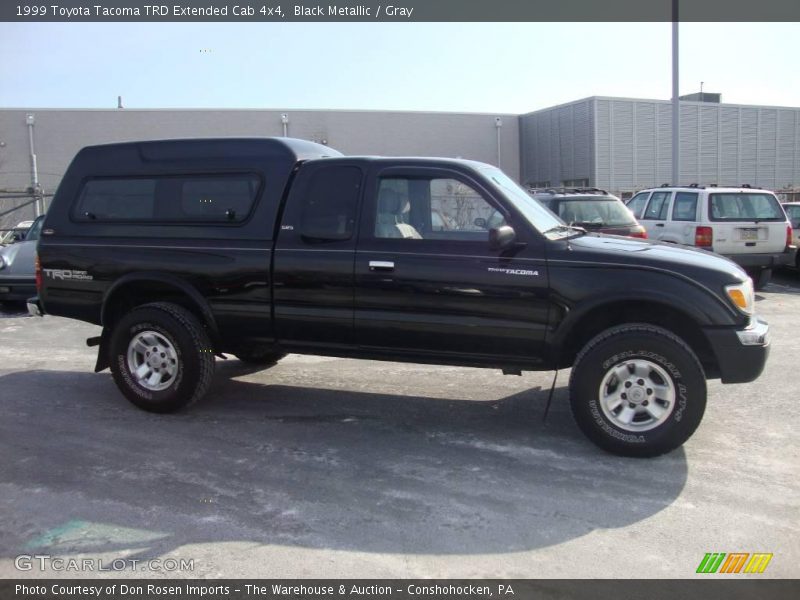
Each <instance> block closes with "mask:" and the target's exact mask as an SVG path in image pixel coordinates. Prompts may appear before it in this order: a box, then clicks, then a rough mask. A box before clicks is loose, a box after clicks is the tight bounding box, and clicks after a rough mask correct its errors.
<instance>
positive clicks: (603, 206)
mask: <svg viewBox="0 0 800 600" xmlns="http://www.w3.org/2000/svg"><path fill="white" fill-rule="evenodd" d="M530 192H531V194H532V195H533V197H534V198H536V199H537V200H538V201H539V202H541V203H542V204H544V206H545V207H547V208H549V209H550V210H551V211H552V212H554V213H555V214H557V215H558V216H559V217H561V219H562V220H563V221H564V222H565V223H567V224H568V225H576V226H578V227H583V228H584V229H586V230H587V231H592V232H596V233H607V234H612V235H626V236H629V237H638V238H646V237H647V231H646V230H645V228H644V227H642V226H641V225H640V224H639V223H638V222H637V221H636V218H635V217H634V216H633V214H632V213H631V211H630V210H628V208H627V207H626V206H625V204H623V202H622V200H620V199H619V198H617V197H616V196H614V195H612V194H609V193H608V192H606V191H605V190H600V189H597V188H548V189H545V190H530Z"/></svg>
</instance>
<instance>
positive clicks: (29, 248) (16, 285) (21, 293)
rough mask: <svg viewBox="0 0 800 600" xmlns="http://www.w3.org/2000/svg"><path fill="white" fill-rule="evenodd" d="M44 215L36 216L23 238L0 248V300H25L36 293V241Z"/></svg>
mask: <svg viewBox="0 0 800 600" xmlns="http://www.w3.org/2000/svg"><path fill="white" fill-rule="evenodd" d="M43 221H44V215H42V216H41V217H38V218H37V219H36V220H35V221H34V222H33V225H31V228H30V229H29V230H28V233H27V235H26V236H25V239H24V240H22V241H21V242H16V243H15V244H11V245H9V246H5V247H2V248H0V302H15V301H23V302H24V301H25V300H27V299H28V298H30V297H31V296H35V295H36V281H35V278H36V274H35V269H34V262H35V260H36V243H37V242H38V241H39V235H40V234H41V231H42V222H43Z"/></svg>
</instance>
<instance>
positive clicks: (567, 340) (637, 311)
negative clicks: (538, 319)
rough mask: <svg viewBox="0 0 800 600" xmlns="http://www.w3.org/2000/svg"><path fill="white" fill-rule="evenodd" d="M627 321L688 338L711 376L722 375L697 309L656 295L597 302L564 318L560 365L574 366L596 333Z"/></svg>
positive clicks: (557, 341) (558, 352)
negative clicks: (681, 305) (682, 305)
mask: <svg viewBox="0 0 800 600" xmlns="http://www.w3.org/2000/svg"><path fill="white" fill-rule="evenodd" d="M626 323H646V324H649V325H655V326H658V327H662V328H663V329H666V330H667V331H670V332H671V333H673V334H675V335H677V336H678V337H679V338H681V339H682V340H684V341H685V342H686V343H687V344H688V345H689V347H690V348H691V349H692V351H693V352H694V353H695V354H696V355H697V358H698V359H699V360H700V363H701V365H702V366H703V369H704V370H705V372H706V376H707V377H708V378H715V377H719V362H718V360H717V356H716V354H715V353H714V350H713V348H712V346H711V343H710V342H709V340H708V339H707V338H706V336H705V334H704V333H703V330H702V325H703V324H704V323H703V319H702V318H701V317H699V316H698V315H697V314H696V313H695V312H694V311H690V310H686V309H685V308H684V307H676V306H674V305H673V304H668V303H666V302H664V301H658V300H655V299H649V298H648V299H644V298H643V299H626V300H616V301H608V302H602V303H598V304H595V305H594V306H592V307H589V308H587V309H586V310H583V311H581V312H580V313H574V314H571V315H569V316H568V318H566V319H564V321H563V322H562V324H561V325H560V327H559V329H558V330H557V334H556V339H555V346H556V348H557V350H556V356H557V367H558V368H567V367H570V366H572V364H573V363H574V362H575V358H576V357H577V355H578V353H579V352H580V351H581V349H582V348H583V347H584V346H585V345H586V344H587V343H588V342H589V341H590V340H591V339H592V338H594V337H595V336H596V335H598V334H599V333H601V332H602V331H605V330H607V329H609V328H611V327H615V326H617V325H623V324H626Z"/></svg>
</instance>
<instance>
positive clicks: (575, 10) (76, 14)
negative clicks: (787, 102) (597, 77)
mask: <svg viewBox="0 0 800 600" xmlns="http://www.w3.org/2000/svg"><path fill="white" fill-rule="evenodd" d="M160 1H161V2H167V1H169V3H167V4H160V3H158V1H157V0H150V1H149V2H148V1H146V0H145V1H141V0H83V1H82V0H38V1H36V0H5V1H4V2H2V3H0V21H16V22H27V23H41V22H52V21H76V22H80V21H84V22H87V21H88V22H109V23H111V22H124V21H144V22H192V21H198V22H199V21H230V22H242V23H244V22H258V21H262V22H284V21H326V22H347V21H361V22H370V21H376V22H377V21H380V22H444V21H464V22H483V21H494V22H501V21H503V22H510V21H518V22H526V21H528V22H532V21H604V22H608V21H622V22H643V21H672V20H673V16H672V15H673V12H672V8H673V2H676V3H677V4H678V15H679V19H680V20H681V21H728V22H733V21H800V2H798V0H758V1H757V2H756V1H754V0H400V1H399V2H397V3H394V2H386V1H384V0H379V1H373V0H362V1H359V0H344V1H340V2H330V3H326V2H319V3H318V2H315V1H314V0H308V1H303V2H300V1H297V0H292V1H289V2H282V1H280V0H233V1H228V0H160Z"/></svg>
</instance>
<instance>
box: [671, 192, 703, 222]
mask: <svg viewBox="0 0 800 600" xmlns="http://www.w3.org/2000/svg"><path fill="white" fill-rule="evenodd" d="M696 218H697V194H695V193H694V192H676V194H675V202H673V205H672V220H673V221H694V220H695V219H696Z"/></svg>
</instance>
